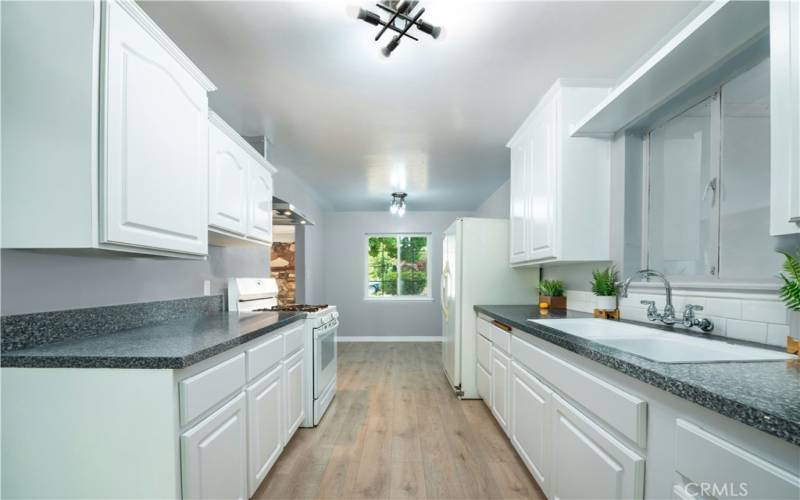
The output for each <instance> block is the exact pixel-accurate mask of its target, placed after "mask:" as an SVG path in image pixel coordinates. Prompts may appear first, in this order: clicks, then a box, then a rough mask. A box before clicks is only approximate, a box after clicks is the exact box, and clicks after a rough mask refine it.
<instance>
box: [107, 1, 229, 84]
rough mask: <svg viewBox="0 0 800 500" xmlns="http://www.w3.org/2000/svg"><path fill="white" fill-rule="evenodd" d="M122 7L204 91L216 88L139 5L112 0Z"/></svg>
mask: <svg viewBox="0 0 800 500" xmlns="http://www.w3.org/2000/svg"><path fill="white" fill-rule="evenodd" d="M112 1H114V2H115V3H117V4H118V5H119V6H120V7H122V8H123V9H124V10H125V11H126V12H128V14H130V15H131V17H133V18H134V19H135V20H136V22H137V23H139V24H140V25H141V26H142V27H143V28H144V29H145V30H146V31H147V32H148V33H149V34H150V35H151V36H152V37H153V38H155V39H156V41H158V43H159V44H161V46H162V47H164V49H165V50H166V51H167V52H169V53H170V55H171V56H172V57H174V58H175V60H176V61H177V62H178V63H179V64H180V65H181V66H183V68H184V69H185V70H186V71H187V72H188V73H189V74H191V75H192V76H193V77H194V78H195V80H197V82H198V83H199V84H200V85H201V86H202V87H203V88H204V89H205V90H206V92H213V91H215V90H217V87H216V85H214V83H212V82H211V80H209V79H208V77H207V76H206V75H205V74H204V73H203V72H202V71H201V70H200V68H198V67H197V66H196V65H195V64H194V63H193V62H192V60H191V59H189V57H188V56H187V55H186V54H184V52H183V51H182V50H181V49H180V48H179V47H178V46H177V45H175V42H173V41H172V40H171V39H170V38H169V36H167V34H166V33H164V31H163V30H162V29H161V28H159V27H158V25H157V24H156V23H155V22H154V21H153V20H152V19H150V16H148V15H147V13H145V11H143V10H142V8H141V7H139V6H138V5H137V4H136V2H134V1H133V0H112Z"/></svg>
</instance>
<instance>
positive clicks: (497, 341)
mask: <svg viewBox="0 0 800 500" xmlns="http://www.w3.org/2000/svg"><path fill="white" fill-rule="evenodd" d="M478 333H480V334H481V335H483V336H484V337H486V338H487V339H489V340H491V341H492V344H494V346H495V347H497V348H498V349H501V350H503V351H505V352H507V353H508V352H511V350H510V347H511V345H510V344H511V332H508V331H506V330H503V329H502V328H499V327H498V326H496V325H495V324H494V323H492V322H490V321H487V320H485V319H483V318H478Z"/></svg>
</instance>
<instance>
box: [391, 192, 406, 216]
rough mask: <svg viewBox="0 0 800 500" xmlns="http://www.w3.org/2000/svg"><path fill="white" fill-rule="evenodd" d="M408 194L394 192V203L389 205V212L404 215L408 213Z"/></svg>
mask: <svg viewBox="0 0 800 500" xmlns="http://www.w3.org/2000/svg"><path fill="white" fill-rule="evenodd" d="M406 196H408V194H407V193H402V192H399V191H398V192H396V193H392V204H391V205H389V212H391V213H392V215H397V216H399V217H402V216H403V215H405V213H406Z"/></svg>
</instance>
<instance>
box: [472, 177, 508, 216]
mask: <svg viewBox="0 0 800 500" xmlns="http://www.w3.org/2000/svg"><path fill="white" fill-rule="evenodd" d="M510 204H511V181H505V182H504V183H503V184H502V185H500V187H499V188H497V191H495V192H494V193H492V194H491V195H490V196H489V197H488V198H486V200H485V201H484V202H483V203H481V206H479V207H478V209H477V210H476V211H475V217H486V218H490V219H508V216H509V208H510Z"/></svg>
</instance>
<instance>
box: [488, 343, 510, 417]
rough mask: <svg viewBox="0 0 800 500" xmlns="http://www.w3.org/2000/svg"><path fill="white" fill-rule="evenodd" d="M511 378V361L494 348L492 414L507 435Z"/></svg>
mask: <svg viewBox="0 0 800 500" xmlns="http://www.w3.org/2000/svg"><path fill="white" fill-rule="evenodd" d="M510 376H511V360H510V359H509V358H508V356H506V355H505V354H504V353H503V352H502V351H500V350H499V349H497V348H496V347H494V348H492V413H493V414H494V418H496V419H497V422H498V423H499V424H500V427H502V428H503V430H504V431H506V433H507V432H508V396H509V394H508V388H509V387H508V386H509V380H510Z"/></svg>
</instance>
